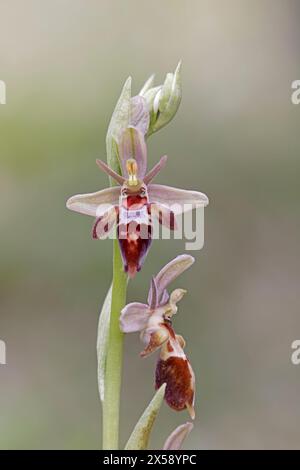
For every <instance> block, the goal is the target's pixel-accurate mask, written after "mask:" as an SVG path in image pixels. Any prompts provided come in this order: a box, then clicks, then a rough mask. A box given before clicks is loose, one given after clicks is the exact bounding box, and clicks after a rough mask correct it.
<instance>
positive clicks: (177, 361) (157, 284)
mask: <svg viewBox="0 0 300 470" xmlns="http://www.w3.org/2000/svg"><path fill="white" fill-rule="evenodd" d="M193 263H194V258H193V257H192V256H190V255H180V256H177V258H175V259H173V260H172V261H170V262H169V263H168V264H167V265H166V266H165V267H164V268H162V269H161V271H160V272H159V273H158V274H157V275H156V276H155V277H153V278H152V281H151V286H150V290H149V295H148V304H142V303H139V302H133V303H130V304H128V305H126V306H125V307H124V308H123V310H122V311H121V316H120V328H121V330H122V331H123V332H124V333H131V332H137V331H140V332H141V340H142V342H143V343H144V344H145V349H144V350H143V351H142V352H141V356H142V357H146V356H149V355H150V354H151V353H153V352H154V351H156V350H158V349H160V354H159V359H158V362H157V366H156V373H155V387H156V389H158V388H159V387H160V386H161V385H162V384H163V383H166V384H167V385H166V392H165V399H166V402H167V403H168V405H169V406H170V407H171V408H173V409H175V410H177V411H180V410H183V409H185V408H186V409H187V410H188V412H189V414H190V416H191V418H192V419H194V417H195V411H194V396H195V376H194V372H193V369H192V367H191V365H190V363H189V361H188V359H187V357H186V355H185V353H184V347H185V341H184V339H183V337H182V336H180V335H177V334H176V333H175V331H174V329H173V327H172V317H173V316H174V315H175V314H176V312H177V303H178V302H179V301H180V300H181V299H182V297H183V296H184V294H185V293H186V291H185V290H183V289H175V290H174V291H173V292H172V293H171V294H170V295H169V293H168V291H167V289H166V288H167V286H168V285H169V284H170V283H171V282H172V281H173V280H175V279H176V278H177V277H178V276H179V275H180V274H181V273H183V272H184V271H185V270H186V269H188V268H189V267H190V266H191V265H192V264H193Z"/></svg>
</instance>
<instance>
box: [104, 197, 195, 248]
mask: <svg viewBox="0 0 300 470" xmlns="http://www.w3.org/2000/svg"><path fill="white" fill-rule="evenodd" d="M193 209H195V210H193ZM108 212H110V218H109V219H108V218H107V217H105V214H107V213H108ZM96 216H97V219H98V222H97V224H96V226H95V233H96V234H97V238H100V239H103V238H110V239H114V238H118V239H119V240H122V239H126V238H132V239H136V238H137V237H139V238H140V239H142V240H147V239H149V238H151V239H152V240H158V239H160V240H170V239H173V240H185V249H186V250H187V251H193V250H201V249H202V248H203V245H204V207H196V208H195V206H194V205H193V204H176V203H175V204H170V205H167V204H166V203H165V204H164V206H160V207H159V209H157V207H156V205H155V204H154V205H151V204H150V207H149V206H147V205H145V206H143V207H140V206H139V204H137V205H136V207H135V205H132V206H131V207H130V209H124V208H123V207H122V201H121V200H120V202H119V206H112V205H110V204H100V205H99V206H98V208H97V213H96ZM114 222H116V225H117V231H115V230H111V229H112V227H113V225H114Z"/></svg>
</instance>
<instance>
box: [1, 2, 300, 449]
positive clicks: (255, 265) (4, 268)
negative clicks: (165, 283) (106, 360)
mask: <svg viewBox="0 0 300 470" xmlns="http://www.w3.org/2000/svg"><path fill="white" fill-rule="evenodd" d="M0 17H1V28H0V59H1V61H0V79H1V80H5V82H6V84H7V104H6V105H5V106H4V105H1V106H0V126H1V127H0V159H1V172H0V185H1V198H0V207H1V224H0V226H1V256H0V277H1V282H0V296H1V299H0V302H1V303H0V309H1V310H0V338H1V339H3V340H5V341H6V344H7V365H6V366H0V448H2V449H7V448H8V449H46V448H59V449H85V448H99V447H100V445H101V408H100V403H99V399H98V391H97V378H96V354H95V343H96V330H97V322H98V314H99V307H100V305H101V303H102V301H103V299H104V296H105V294H106V291H107V288H108V286H109V283H110V280H111V255H112V243H111V241H110V240H107V241H99V242H95V241H93V240H92V239H91V235H90V233H91V226H92V219H91V218H89V217H83V216H79V215H78V214H75V213H71V212H68V211H67V210H66V209H65V201H66V199H67V198H68V197H69V196H70V195H72V194H75V193H80V192H90V191H94V190H97V189H101V188H103V187H105V186H106V185H107V180H106V178H105V176H104V175H103V174H101V172H100V171H99V170H98V169H97V167H96V165H95V159H96V158H97V157H100V158H101V157H102V158H105V133H106V129H107V125H108V122H109V119H110V115H111V112H112V110H113V107H114V106H115V103H116V100H117V98H118V96H119V93H120V90H121V87H122V85H123V82H124V81H125V79H126V78H127V76H128V75H132V77H133V80H134V81H133V86H134V91H135V92H138V90H139V88H140V87H141V85H142V83H143V81H144V80H145V79H146V78H148V76H149V75H150V74H151V73H152V72H156V74H157V75H156V77H157V83H158V84H159V83H161V82H162V81H163V79H164V76H165V73H166V72H168V71H173V70H174V69H175V67H176V64H177V62H178V60H179V59H182V61H183V101H182V105H181V108H180V110H179V112H178V114H177V116H176V118H175V120H174V121H172V123H171V124H170V125H169V126H167V128H165V129H164V130H162V131H160V132H159V133H157V134H155V135H154V136H153V137H151V139H150V140H149V163H151V164H153V163H154V162H156V161H157V159H158V157H159V156H160V155H163V154H165V153H167V154H168V155H169V162H168V166H167V168H166V169H165V170H164V172H163V173H162V174H161V176H160V177H159V180H158V181H161V182H164V183H167V184H171V185H174V186H179V187H185V188H191V189H192V188H193V189H199V190H201V191H203V192H206V193H207V194H208V196H209V197H210V205H209V207H208V208H207V209H206V211H205V246H204V249H203V250H202V251H200V252H193V253H192V254H193V255H194V256H195V257H196V261H197V262H196V264H195V265H194V266H193V268H192V269H191V270H189V271H188V272H187V273H185V274H184V275H183V276H182V277H181V278H180V281H178V282H177V283H174V286H177V287H186V288H188V291H189V295H188V296H187V297H186V298H185V299H184V301H183V302H182V303H181V305H180V311H179V315H178V316H177V318H176V329H177V330H178V332H180V333H182V334H183V335H184V337H185V339H186V340H187V353H188V355H189V356H190V358H191V362H192V364H193V367H194V370H195V373H196V377H197V398H196V412H197V417H196V421H195V429H194V431H193V433H192V434H191V435H190V437H189V439H188V440H187V441H186V448H191V449H192V448H197V449H204V448H208V449H215V448H218V449H219V448H221V449H223V448H236V449H238V448H253V447H256V448H300V435H299V424H300V366H298V368H297V366H294V365H292V364H291V361H290V355H291V343H292V341H293V340H295V339H298V338H299V337H300V317H299V315H300V310H299V307H300V300H299V278H300V265H299V238H300V222H299V197H300V186H299V176H300V160H299V151H300V139H299V123H300V106H295V105H292V104H291V99H290V96H291V82H292V81H293V80H295V79H300V59H299V44H300V42H299V40H300V29H299V20H300V2H299V1H297V0H284V1H283V0H225V1H224V0H189V1H179V0H164V1H158V0H152V1H151V2H148V1H145V0H126V1H122V0H97V1H96V0H89V1H85V0H44V1H43V2H41V1H38V0H27V1H26V2H24V1H22V0H19V1H17V0H1V4H0ZM183 250H184V243H183V242H182V241H155V242H154V243H153V246H152V250H151V252H150V254H149V256H148V258H147V261H146V263H145V266H144V269H143V272H142V274H141V275H139V276H138V277H137V278H136V279H135V280H134V282H132V283H131V284H130V288H129V296H128V299H129V300H130V301H133V300H140V301H144V300H145V297H146V293H147V291H148V285H149V280H150V277H151V275H152V274H153V273H155V272H157V271H158V270H159V269H160V267H161V266H162V265H163V264H164V263H165V262H167V261H169V260H170V259H171V258H172V257H174V256H175V255H177V254H179V253H180V252H183ZM140 349H141V344H140V342H139V338H138V335H130V336H128V337H127V338H126V354H125V364H124V377H123V378H124V380H123V395H122V397H123V398H122V428H121V441H122V443H124V442H125V439H126V437H127V436H128V434H129V432H130V431H131V429H132V428H133V426H134V424H135V422H136V420H137V418H138V416H139V415H140V413H141V411H142V410H143V409H144V407H145V406H146V404H147V403H148V402H149V400H150V398H151V397H152V394H153V372H154V366H155V358H154V357H151V358H149V359H148V360H142V359H140V358H139V355H138V353H139V351H140ZM187 420H188V415H187V413H185V412H182V413H175V412H172V411H171V410H170V409H169V408H168V407H167V406H164V407H163V409H162V412H161V414H160V416H159V419H158V425H157V426H156V428H155V433H154V434H153V437H152V440H151V448H159V447H161V445H162V442H163V441H164V439H165V437H166V436H167V434H168V433H169V432H170V431H171V430H172V429H173V428H174V427H175V426H176V425H178V424H181V423H183V422H185V421H187Z"/></svg>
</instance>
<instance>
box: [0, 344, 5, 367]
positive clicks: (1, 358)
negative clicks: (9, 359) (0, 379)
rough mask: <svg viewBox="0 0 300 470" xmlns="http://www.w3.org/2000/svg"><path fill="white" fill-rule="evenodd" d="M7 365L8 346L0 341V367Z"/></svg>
mask: <svg viewBox="0 0 300 470" xmlns="http://www.w3.org/2000/svg"><path fill="white" fill-rule="evenodd" d="M4 364H6V344H5V342H4V341H2V339H0V365H4Z"/></svg>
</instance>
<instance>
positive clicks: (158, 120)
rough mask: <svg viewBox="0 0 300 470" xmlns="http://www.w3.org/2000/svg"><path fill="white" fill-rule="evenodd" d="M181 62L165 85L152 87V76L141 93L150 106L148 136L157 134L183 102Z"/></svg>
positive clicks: (168, 76) (170, 74) (167, 77)
mask: <svg viewBox="0 0 300 470" xmlns="http://www.w3.org/2000/svg"><path fill="white" fill-rule="evenodd" d="M180 70H181V62H179V64H178V65H177V67H176V70H175V72H174V73H168V74H167V76H166V79H165V82H164V84H163V85H160V86H157V87H152V85H153V78H154V77H153V76H151V77H150V78H149V79H148V80H147V82H146V83H145V85H144V86H143V88H142V89H141V91H140V93H139V94H140V96H143V97H144V98H145V100H146V102H147V104H148V107H149V112H150V125H149V129H148V133H147V135H148V136H149V135H151V134H153V133H154V132H157V131H158V130H159V129H161V128H162V127H164V126H165V125H166V124H168V123H169V122H170V121H171V120H172V119H173V117H174V116H175V114H176V112H177V110H178V107H179V105H180V101H181V94H182V93H181V74H180Z"/></svg>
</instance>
